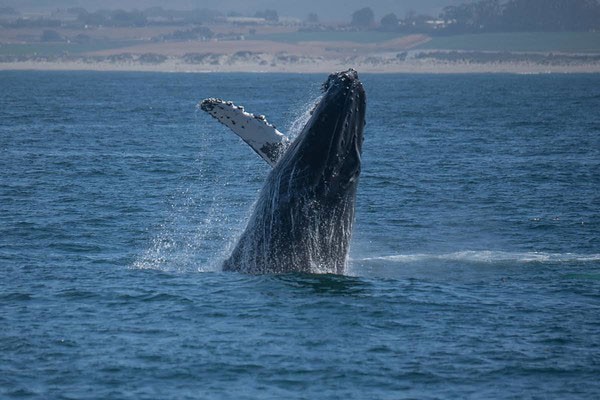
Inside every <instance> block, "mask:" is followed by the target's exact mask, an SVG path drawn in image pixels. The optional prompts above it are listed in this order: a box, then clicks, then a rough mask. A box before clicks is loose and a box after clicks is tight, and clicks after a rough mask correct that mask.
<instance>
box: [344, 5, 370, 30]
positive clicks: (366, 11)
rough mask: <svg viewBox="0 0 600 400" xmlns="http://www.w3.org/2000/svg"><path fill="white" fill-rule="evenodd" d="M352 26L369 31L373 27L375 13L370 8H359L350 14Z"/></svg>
mask: <svg viewBox="0 0 600 400" xmlns="http://www.w3.org/2000/svg"><path fill="white" fill-rule="evenodd" d="M350 24H351V25H352V26H355V27H357V28H360V29H369V28H372V27H374V26H375V13H373V10H372V9H371V8H370V7H365V8H361V9H360V10H357V11H354V13H352V22H351V23H350Z"/></svg>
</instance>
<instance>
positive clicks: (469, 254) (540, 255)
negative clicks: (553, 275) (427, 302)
mask: <svg viewBox="0 0 600 400" xmlns="http://www.w3.org/2000/svg"><path fill="white" fill-rule="evenodd" d="M369 261H385V262H390V263H405V264H409V263H420V262H428V261H457V262H466V263H480V264H496V263H517V264H524V263H543V262H553V263H563V262H597V261H600V254H577V253H547V252H507V251H492V250H464V251H457V252H452V253H440V254H435V253H415V254H395V255H387V256H375V257H365V258H353V259H351V262H354V263H360V262H369Z"/></svg>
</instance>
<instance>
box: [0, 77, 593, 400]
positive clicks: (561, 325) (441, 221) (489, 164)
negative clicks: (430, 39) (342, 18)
mask: <svg viewBox="0 0 600 400" xmlns="http://www.w3.org/2000/svg"><path fill="white" fill-rule="evenodd" d="M362 78H363V81H364V84H365V88H366V90H367V95H368V114H367V128H366V131H365V144H364V153H363V156H364V159H363V174H362V177H361V182H360V185H359V193H358V198H357V220H356V225H355V231H354V238H353V242H352V249H351V261H350V272H349V275H348V276H329V275H326V276H320V275H284V276H246V275H240V274H235V273H222V272H220V262H221V260H222V259H223V258H224V257H226V256H227V255H228V252H229V251H230V250H231V247H232V246H233V245H234V244H235V238H236V236H237V235H238V234H239V233H240V232H241V230H242V229H243V228H244V223H245V221H246V219H247V217H248V215H249V213H250V211H251V207H252V203H253V201H254V200H255V198H256V196H257V193H258V190H259V189H260V187H261V184H262V182H263V180H264V177H265V176H266V173H267V171H268V166H267V165H266V163H264V162H263V161H261V160H260V159H258V157H257V156H256V155H255V154H254V153H253V152H252V151H251V150H250V149H249V148H247V146H246V145H244V144H243V143H240V140H239V139H238V138H237V137H235V136H234V135H233V134H231V133H230V132H227V130H226V128H223V127H221V126H219V125H217V124H216V123H215V121H214V120H212V119H211V118H210V117H208V116H207V115H204V114H203V113H201V112H198V111H196V109H195V105H196V103H197V101H198V100H200V99H202V98H204V97H211V96H212V97H222V98H227V99H231V100H234V101H235V102H236V104H243V105H245V106H246V109H247V110H248V111H250V112H256V113H262V114H266V115H267V117H268V118H269V120H270V121H271V122H273V123H275V124H276V125H277V126H278V128H279V129H280V130H283V131H287V132H291V133H292V134H293V133H294V130H295V129H297V127H298V126H299V125H302V124H301V123H299V122H298V121H302V120H303V118H305V117H306V112H307V110H308V109H309V108H310V107H311V105H312V102H313V101H314V99H315V98H317V96H318V94H319V86H320V84H321V83H322V81H323V80H324V79H325V76H321V75H285V74H281V75H279V74H273V75H269V74H264V75H251V74H250V75H245V74H230V75H219V74H209V75H192V74H189V75H188V74H138V73H93V72H82V73H59V72H57V73H47V72H46V73H41V72H1V73H0V82H1V85H2V86H1V87H2V88H3V93H2V95H1V96H0V116H1V118H0V121H1V122H0V151H1V154H2V157H0V170H1V171H2V174H1V175H0V326H1V327H2V329H0V398H40V399H47V398H65V399H92V398H102V399H108V398H114V399H125V398H130V399H143V398H148V399H150V398H152V399H154V398H177V399H185V398H190V399H192V398H194V399H196V398H234V397H235V398H281V397H291V398H356V399H363V398H519V399H521V398H557V399H563V398H586V399H595V398H598V397H599V396H600V384H599V383H598V380H597V376H598V375H599V374H600V335H599V333H598V332H600V317H599V315H600V228H599V226H600V225H599V224H600V212H599V207H598V205H599V204H600V116H599V115H600V114H598V111H597V110H599V109H600V75H534V76H517V75H460V76H443V75H442V76H433V75H419V76H412V75H377V76H374V75H365V76H362Z"/></svg>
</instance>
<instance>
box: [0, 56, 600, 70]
mask: <svg viewBox="0 0 600 400" xmlns="http://www.w3.org/2000/svg"><path fill="white" fill-rule="evenodd" d="M349 67H352V68H354V69H356V70H358V71H359V72H363V73H375V74H393V73H408V74H419V73H423V74H470V73H510V74H546V73H560V74H563V73H567V74H568V73H600V62H595V63H579V64H577V63H574V64H564V65H561V64H557V65H549V64H541V63H532V62H486V63H477V62H460V61H447V60H437V59H422V60H414V59H413V60H406V61H398V62H388V61H386V60H383V61H377V60H376V61H374V60H370V62H365V60H341V59H340V60H334V59H332V60H314V61H313V60H311V61H308V60H307V61H304V62H294V63H281V64H275V63H267V64H264V63H263V64H259V63H255V62H236V63H230V64H219V65H210V64H192V63H185V62H182V60H180V59H168V60H166V61H164V62H161V63H157V64H152V63H150V64H149V63H141V62H137V61H132V62H83V61H47V62H39V61H15V62H0V71H9V70H10V71H27V70H29V71H106V72H109V71H113V72H119V71H120V72H169V73H244V72H247V73H330V72H332V71H338V70H342V69H346V68H349Z"/></svg>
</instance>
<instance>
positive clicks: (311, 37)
mask: <svg viewBox="0 0 600 400" xmlns="http://www.w3.org/2000/svg"><path fill="white" fill-rule="evenodd" d="M403 36H406V34H405V33H394V32H377V31H365V32H333V31H332V32H283V33H272V34H264V35H254V36H249V37H248V39H252V40H272V41H275V42H284V43H298V42H354V43H379V42H385V41H387V40H391V39H396V38H400V37H403Z"/></svg>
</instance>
